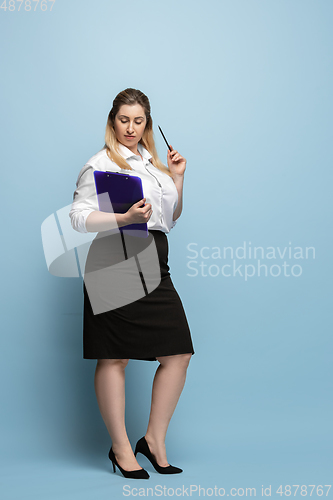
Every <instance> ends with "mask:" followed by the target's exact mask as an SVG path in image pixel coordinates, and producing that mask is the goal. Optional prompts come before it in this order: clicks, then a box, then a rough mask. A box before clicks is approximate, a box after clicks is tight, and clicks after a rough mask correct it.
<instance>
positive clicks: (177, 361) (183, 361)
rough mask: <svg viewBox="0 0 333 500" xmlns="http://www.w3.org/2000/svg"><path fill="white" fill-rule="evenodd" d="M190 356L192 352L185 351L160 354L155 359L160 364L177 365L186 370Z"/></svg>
mask: <svg viewBox="0 0 333 500" xmlns="http://www.w3.org/2000/svg"><path fill="white" fill-rule="evenodd" d="M191 357H192V354H190V353H186V354H175V355H174V356H161V357H159V358H156V359H157V361H158V362H159V363H160V364H161V365H162V366H177V367H181V368H182V369H184V370H186V369H187V367H188V365H189V363H190V360H191Z"/></svg>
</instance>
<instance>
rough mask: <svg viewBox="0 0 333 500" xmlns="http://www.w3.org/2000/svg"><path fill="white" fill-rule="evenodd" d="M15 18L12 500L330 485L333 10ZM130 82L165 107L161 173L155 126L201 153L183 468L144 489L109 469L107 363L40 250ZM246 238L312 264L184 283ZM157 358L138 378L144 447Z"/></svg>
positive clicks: (183, 264) (9, 250) (185, 253)
mask: <svg viewBox="0 0 333 500" xmlns="http://www.w3.org/2000/svg"><path fill="white" fill-rule="evenodd" d="M8 3H9V2H8V1H7V4H8ZM15 5H16V10H15V11H9V10H8V9H7V11H4V9H0V37H1V47H2V50H1V60H2V63H1V68H2V71H1V77H0V78H1V101H2V106H1V107H2V112H1V116H0V120H1V131H0V132H1V139H2V140H1V142H2V146H1V164H2V170H1V171H2V174H1V175H2V183H1V186H2V200H3V201H4V203H3V205H2V217H1V226H2V287H1V289H2V301H1V305H2V312H1V318H2V335H1V352H2V362H1V365H0V370H1V394H2V398H1V400H2V405H1V406H2V409H1V413H0V419H1V428H2V438H1V451H0V453H1V463H0V474H1V489H2V491H3V495H2V498H4V499H6V500H12V499H15V500H16V499H20V500H21V499H24V500H27V499H30V498H31V499H32V498H34V499H38V500H39V499H41V500H45V499H47V500H51V499H52V500H53V499H54V500H58V499H61V500H62V499H71V500H72V499H76V498H78V499H80V500H85V499H89V500H90V499H98V500H103V499H110V498H112V499H114V498H115V499H118V498H119V499H120V498H124V495H123V490H122V488H123V486H124V485H125V484H130V486H131V487H137V486H140V487H145V488H148V487H154V486H155V485H162V487H163V486H166V487H168V488H176V487H182V485H184V487H185V488H186V487H189V486H190V485H191V484H192V485H198V486H199V485H200V486H201V487H203V488H214V486H217V487H218V488H222V487H223V488H225V489H226V496H227V493H229V490H230V488H236V489H237V488H244V489H245V488H247V487H248V488H250V487H254V488H256V490H257V496H261V487H262V485H263V486H264V488H266V487H269V485H271V486H272V494H271V497H272V498H281V495H279V494H278V493H276V490H277V489H278V487H279V486H280V485H282V490H283V491H284V488H285V485H295V484H299V485H309V484H313V485H316V486H317V485H319V484H321V485H325V484H332V465H333V460H332V458H333V457H332V422H333V418H332V417H333V415H332V413H333V412H332V380H333V377H332V293H331V290H332V285H331V274H332V258H331V248H332V236H331V228H332V218H331V213H332V212H331V211H332V111H333V109H332V104H333V100H332V87H333V78H332V76H333V73H332V67H333V66H332V48H333V47H332V14H333V4H332V2H331V1H330V0H327V1H325V0H316V1H315V0H313V1H309V0H279V1H273V0H220V1H217V0H207V1H205V2H199V1H189V0H180V1H178V2H176V1H173V0H172V1H168V2H164V3H160V2H155V1H151V0H143V1H141V2H138V1H133V0H128V1H126V2H114V1H107V0H97V1H95V2H92V1H90V2H88V1H78V0H72V1H70V2H65V1H64V0H56V2H55V4H54V7H53V10H52V12H50V11H49V10H48V11H47V12H41V11H40V5H39V6H38V8H37V10H36V12H34V11H33V10H32V11H30V12H27V11H24V4H23V6H22V7H21V11H20V12H18V10H17V9H18V6H19V4H18V2H16V4H15ZM50 5H51V4H50V3H49V4H48V8H49V9H50ZM33 8H34V7H33ZM127 87H134V88H139V89H140V90H142V91H143V92H144V93H145V94H147V95H148V96H149V98H150V102H151V106H152V116H153V121H154V130H155V136H156V144H157V147H158V151H159V154H160V157H161V159H162V161H164V162H165V161H166V148H165V145H164V143H163V140H162V138H160V136H159V134H158V129H157V125H158V124H159V125H161V127H162V128H163V131H164V132H165V134H166V136H167V138H168V140H169V141H170V143H171V144H172V145H173V147H174V148H175V149H178V150H179V151H180V153H181V154H182V155H183V156H184V157H185V158H186V159H187V162H188V163H187V169H186V175H185V182H184V210H183V213H182V215H181V218H180V219H179V221H178V224H177V225H176V227H175V228H174V229H173V230H172V231H171V232H170V233H169V235H168V239H169V244H170V257H169V263H170V268H171V275H172V279H173V282H174V284H175V286H176V288H177V290H178V292H179V294H180V296H181V298H182V301H183V304H184V308H185V311H186V314H187V317H188V321H189V324H190V327H191V331H192V336H193V342H194V348H195V351H196V353H195V355H194V356H193V359H192V361H191V364H190V367H189V370H188V378H187V382H186V385H185V389H184V392H183V394H182V396H181V399H180V401H179V404H178V407H177V409H176V411H175V414H174V416H173V419H172V421H171V424H170V427H169V431H168V435H167V450H168V459H169V461H170V462H171V463H173V464H174V465H178V466H181V467H182V468H183V469H184V473H183V474H181V475H179V476H177V477H171V476H170V477H162V476H159V475H158V474H156V473H154V471H153V470H152V468H151V467H150V465H149V464H148V463H147V462H146V461H145V459H144V458H142V460H140V459H139V460H140V462H141V464H142V466H144V467H146V468H147V470H148V471H149V472H150V474H151V478H150V480H149V482H148V481H147V482H144V483H145V484H142V482H139V485H138V482H135V481H132V482H131V481H129V480H126V479H124V478H123V477H121V476H120V475H119V472H118V473H117V474H113V473H111V463H110V462H109V460H108V458H107V452H108V450H109V446H110V438H109V436H108V433H107V430H106V428H105V426H104V423H103V421H102V418H101V416H100V414H99V410H98V406H97V401H96V397H95V393H94V385H93V376H94V369H95V361H88V360H83V359H82V305H83V295H82V279H81V278H80V279H75V278H59V277H55V276H52V275H51V274H50V273H48V270H47V267H46V263H45V258H44V253H43V246H42V241H41V224H42V222H43V220H44V219H46V218H47V217H48V216H49V215H50V214H52V213H54V212H56V211H57V210H58V209H60V208H62V207H64V206H66V205H68V204H70V203H71V201H72V197H73V192H74V189H75V182H76V179H77V175H78V173H79V171H80V169H81V168H82V166H83V165H84V164H85V162H86V161H87V160H88V159H89V158H90V157H91V156H93V155H94V154H95V153H96V152H97V151H98V150H99V149H100V148H101V147H102V146H103V144H104V131H105V124H106V119H107V115H108V112H109V110H110V108H111V106H112V100H113V98H114V97H115V95H116V94H117V93H118V92H120V91H121V90H123V89H124V88H127ZM244 242H246V243H247V244H248V243H249V242H251V245H252V247H254V246H263V247H265V248H267V247H270V246H273V247H275V248H277V247H279V248H281V249H283V248H285V247H287V248H288V249H289V246H291V247H292V248H293V247H297V246H299V247H302V248H303V249H305V247H314V248H315V258H312V257H310V258H308V259H295V258H292V259H291V260H290V259H286V260H287V261H288V263H289V264H290V265H294V264H296V265H301V267H302V274H301V275H300V276H298V277H294V276H290V277H286V276H283V275H280V276H277V277H273V276H272V275H268V276H267V277H265V276H258V275H255V276H253V277H252V278H249V279H248V280H245V279H244V277H241V276H240V275H239V274H238V275H236V276H230V277H224V276H223V275H221V274H219V275H218V276H216V277H213V276H207V277H204V276H202V275H201V274H200V273H199V274H198V275H197V276H195V277H193V276H189V274H193V272H192V271H190V270H189V268H188V267H187V264H188V262H189V260H190V258H189V257H190V256H191V255H193V252H190V251H189V249H188V248H187V246H188V245H189V244H190V243H196V245H197V246H196V248H197V250H198V251H200V249H201V248H202V247H205V246H207V247H209V248H210V249H211V248H212V247H214V246H217V247H220V248H223V247H225V246H231V247H233V248H234V249H236V248H237V247H238V246H242V245H243V244H244ZM289 242H290V244H289ZM192 248H194V247H192ZM210 254H211V253H210V250H205V254H204V255H205V256H207V255H208V256H209V255H210ZM310 255H311V254H310ZM196 260H197V261H198V263H197V265H198V266H199V264H200V262H201V261H202V262H205V263H207V264H209V265H211V264H214V265H219V266H220V267H221V266H222V265H223V264H225V263H226V262H227V261H224V260H223V259H221V260H214V259H212V258H211V257H210V258H209V259H208V260H204V258H202V257H201V256H200V255H199V257H198V259H196ZM262 262H265V263H266V264H267V265H272V264H278V265H281V264H282V260H281V259H276V260H271V261H269V260H268V259H266V260H264V261H262ZM228 263H230V262H228ZM245 263H248V264H251V263H253V259H252V260H251V259H248V260H247V261H246V262H245V260H243V261H242V260H239V261H238V264H243V265H244V264H245ZM214 270H216V268H214ZM156 367H157V363H149V362H139V361H130V364H129V365H128V367H127V369H126V377H127V382H126V384H127V385H126V390H127V414H126V421H127V427H128V433H129V437H130V440H131V442H132V444H133V445H134V444H135V442H136V440H137V439H138V438H140V437H141V436H142V435H143V434H144V432H145V429H146V424H147V421H148V414H149V404H150V389H151V383H152V379H153V375H154V372H155V369H156ZM148 483H149V484H148ZM327 489H328V488H324V496H325V495H326V491H327ZM294 491H295V488H294V489H292V495H293V494H294ZM171 493H172V491H171V490H170V491H169V494H171ZM209 493H210V491H209V492H208V494H209ZM234 493H235V491H234ZM229 495H230V496H231V494H230V493H229ZM240 495H241V490H240ZM308 495H309V491H308ZM332 495H333V490H332V489H331V490H330V491H329V493H328V497H331V498H332ZM201 496H203V493H202V494H201ZM206 496H207V495H206ZM244 496H246V494H245V493H244ZM284 496H285V495H282V497H284ZM301 496H302V495H301V494H300V490H298V492H297V494H296V497H297V498H300V497H301ZM312 496H313V497H315V498H317V495H316V492H315V491H314V492H313V494H312ZM192 498H199V495H198V492H197V493H194V492H193V493H192Z"/></svg>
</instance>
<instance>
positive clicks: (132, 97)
mask: <svg viewBox="0 0 333 500" xmlns="http://www.w3.org/2000/svg"><path fill="white" fill-rule="evenodd" d="M123 104H128V105H129V106H133V105H134V104H140V106H142V107H143V109H144V112H145V115H146V120H147V123H146V128H145V130H144V132H143V136H142V138H141V139H140V141H139V143H140V144H141V145H142V146H143V147H144V148H145V149H146V150H147V151H148V152H149V153H150V154H151V156H152V158H151V159H150V161H151V163H152V164H153V165H154V167H156V168H158V169H159V170H161V172H164V173H165V174H167V175H169V176H170V177H171V173H170V170H169V169H168V168H167V167H166V166H165V165H164V164H163V163H162V162H161V160H160V159H159V157H158V154H157V151H156V147H155V141H154V134H153V120H152V118H151V115H150V103H149V99H148V97H147V96H146V95H145V94H143V93H142V92H141V91H140V90H136V89H126V90H123V91H122V92H120V93H119V94H118V95H117V96H116V97H115V99H114V101H113V105H112V109H111V111H110V113H109V116H108V120H107V124H106V130H105V144H104V147H103V149H106V153H107V155H108V157H109V158H110V160H112V161H114V162H115V163H116V164H117V165H118V166H119V167H120V168H123V169H124V170H133V169H132V167H131V166H130V165H129V164H128V163H127V161H126V160H125V158H124V157H123V156H121V154H120V153H119V150H118V144H119V143H118V140H117V138H116V133H115V130H114V120H115V117H116V115H117V113H118V111H119V108H120V106H122V105H123Z"/></svg>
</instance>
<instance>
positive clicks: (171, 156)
mask: <svg viewBox="0 0 333 500" xmlns="http://www.w3.org/2000/svg"><path fill="white" fill-rule="evenodd" d="M170 147H171V148H172V146H171V144H170ZM167 159H168V166H169V170H170V173H171V175H172V179H173V182H174V183H175V186H176V188H177V191H178V205H177V208H176V210H175V211H174V213H173V220H174V221H175V220H176V219H178V217H180V214H181V213H182V211H183V186H184V174H185V169H186V160H185V158H183V157H182V156H181V155H180V154H179V153H178V151H176V150H174V149H173V148H172V151H168V157H167Z"/></svg>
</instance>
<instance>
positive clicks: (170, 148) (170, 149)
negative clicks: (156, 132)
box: [158, 125, 172, 151]
mask: <svg viewBox="0 0 333 500" xmlns="http://www.w3.org/2000/svg"><path fill="white" fill-rule="evenodd" d="M158 128H159V129H160V132H161V134H162V136H163V139H164V140H165V143H166V145H167V146H168V148H169V151H172V147H171V146H169V144H168V141H167V140H166V138H165V135H164V134H163V132H162V129H161V127H160V126H159V125H158Z"/></svg>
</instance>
